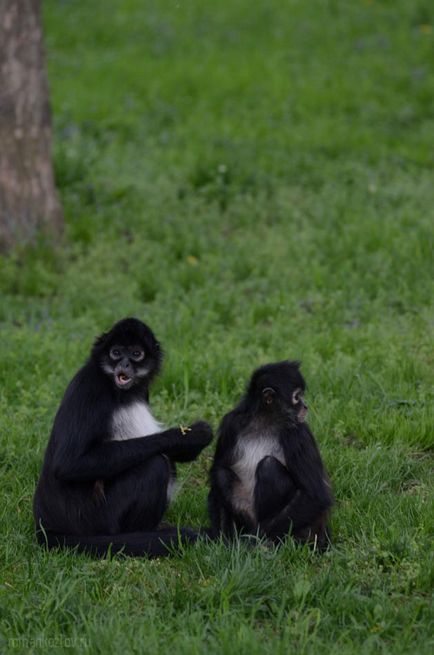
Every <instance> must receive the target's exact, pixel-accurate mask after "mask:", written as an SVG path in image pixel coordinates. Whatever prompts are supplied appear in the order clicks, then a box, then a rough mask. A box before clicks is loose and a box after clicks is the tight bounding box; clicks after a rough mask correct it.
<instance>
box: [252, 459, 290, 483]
mask: <svg viewBox="0 0 434 655" xmlns="http://www.w3.org/2000/svg"><path fill="white" fill-rule="evenodd" d="M285 473H286V475H288V471H287V470H286V468H285V467H284V466H283V465H282V464H281V463H280V462H279V460H278V459H276V458H275V457H272V456H271V455H267V456H266V457H264V458H263V459H261V461H260V462H259V464H258V466H257V467H256V478H257V479H258V480H265V479H270V478H271V479H275V476H276V475H277V476H280V475H282V474H285Z"/></svg>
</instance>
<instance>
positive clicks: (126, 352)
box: [102, 344, 150, 391]
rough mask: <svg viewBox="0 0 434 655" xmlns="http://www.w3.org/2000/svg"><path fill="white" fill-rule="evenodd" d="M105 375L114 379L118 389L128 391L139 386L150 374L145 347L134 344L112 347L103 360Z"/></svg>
mask: <svg viewBox="0 0 434 655" xmlns="http://www.w3.org/2000/svg"><path fill="white" fill-rule="evenodd" d="M102 368H103V371H104V373H106V374H107V375H108V376H110V377H112V378H113V382H114V384H115V385H116V387H117V388H118V389H122V390H125V391H126V390H127V389H131V387H133V386H135V385H137V384H139V383H140V382H141V380H142V379H143V378H145V377H146V376H147V375H148V373H149V370H150V369H149V366H147V364H146V353H145V349H144V348H143V346H141V345H139V344H133V345H128V346H122V345H120V344H115V345H113V346H111V348H110V349H109V351H108V352H106V353H105V354H104V356H103V359H102Z"/></svg>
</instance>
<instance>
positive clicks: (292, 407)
mask: <svg viewBox="0 0 434 655" xmlns="http://www.w3.org/2000/svg"><path fill="white" fill-rule="evenodd" d="M287 395H289V394H286V393H285V398H284V399H282V398H281V394H280V393H278V392H277V391H276V389H273V387H265V388H264V389H262V399H263V401H264V403H265V404H266V405H267V406H268V407H269V408H270V409H271V408H272V407H273V406H274V407H275V406H278V407H280V408H281V409H283V410H285V413H286V412H288V413H289V414H290V415H291V416H292V417H293V419H295V421H297V422H298V423H303V422H304V421H305V420H306V416H307V411H308V410H307V405H306V403H305V401H304V396H303V389H302V388H301V387H300V388H297V389H295V390H293V391H292V392H291V393H290V397H289V400H288V398H287Z"/></svg>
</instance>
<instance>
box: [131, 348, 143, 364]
mask: <svg viewBox="0 0 434 655" xmlns="http://www.w3.org/2000/svg"><path fill="white" fill-rule="evenodd" d="M144 356H145V353H144V352H143V350H133V353H132V358H133V359H134V360H135V361H136V362H140V360H142V359H143V358H144Z"/></svg>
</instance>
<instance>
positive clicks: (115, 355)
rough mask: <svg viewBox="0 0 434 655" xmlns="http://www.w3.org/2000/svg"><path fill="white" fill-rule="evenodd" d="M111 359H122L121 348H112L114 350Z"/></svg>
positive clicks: (111, 352)
mask: <svg viewBox="0 0 434 655" xmlns="http://www.w3.org/2000/svg"><path fill="white" fill-rule="evenodd" d="M110 357H111V358H112V359H120V357H121V351H120V350H119V348H112V349H111V350H110Z"/></svg>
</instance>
